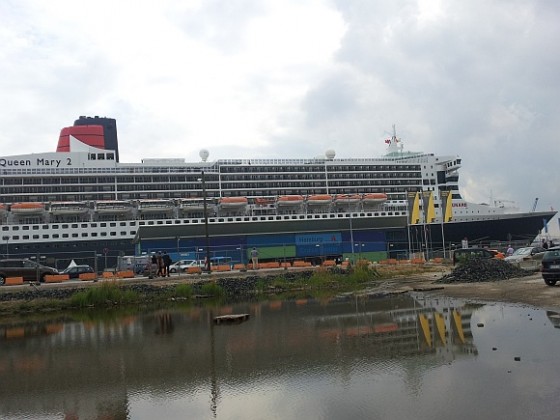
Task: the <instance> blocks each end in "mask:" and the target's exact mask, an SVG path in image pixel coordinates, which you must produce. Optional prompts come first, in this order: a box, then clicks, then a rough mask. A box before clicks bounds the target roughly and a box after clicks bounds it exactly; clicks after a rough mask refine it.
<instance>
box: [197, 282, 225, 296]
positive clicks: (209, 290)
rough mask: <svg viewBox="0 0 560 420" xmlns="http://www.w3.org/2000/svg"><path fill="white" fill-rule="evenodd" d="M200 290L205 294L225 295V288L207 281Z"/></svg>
mask: <svg viewBox="0 0 560 420" xmlns="http://www.w3.org/2000/svg"><path fill="white" fill-rule="evenodd" d="M200 291H201V293H202V294H203V295H208V296H223V295H224V289H222V288H221V287H220V286H218V285H217V284H216V283H206V284H203V285H202V287H201V288H200Z"/></svg>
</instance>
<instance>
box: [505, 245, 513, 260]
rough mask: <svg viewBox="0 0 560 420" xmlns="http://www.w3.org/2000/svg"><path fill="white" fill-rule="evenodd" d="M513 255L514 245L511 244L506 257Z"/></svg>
mask: <svg viewBox="0 0 560 420" xmlns="http://www.w3.org/2000/svg"><path fill="white" fill-rule="evenodd" d="M512 255H513V247H512V246H511V245H509V246H508V249H507V251H506V257H511V256H512Z"/></svg>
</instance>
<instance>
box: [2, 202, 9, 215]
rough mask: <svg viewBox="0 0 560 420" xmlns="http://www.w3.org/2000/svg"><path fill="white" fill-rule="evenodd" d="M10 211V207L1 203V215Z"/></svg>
mask: <svg viewBox="0 0 560 420" xmlns="http://www.w3.org/2000/svg"><path fill="white" fill-rule="evenodd" d="M7 211H8V206H7V205H5V204H2V203H0V214H4V213H6V212H7Z"/></svg>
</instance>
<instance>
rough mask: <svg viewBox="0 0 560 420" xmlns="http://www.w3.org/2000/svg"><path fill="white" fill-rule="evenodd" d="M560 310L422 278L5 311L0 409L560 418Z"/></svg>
mask: <svg viewBox="0 0 560 420" xmlns="http://www.w3.org/2000/svg"><path fill="white" fill-rule="evenodd" d="M245 313H246V314H249V315H250V317H249V319H248V320H247V321H245V322H241V323H238V324H231V325H224V324H220V325H215V324H214V322H213V319H214V317H216V316H219V315H226V314H245ZM559 324H560V315H558V314H556V313H553V312H547V311H545V310H542V309H535V308H530V307H520V306H509V305H504V304H492V305H490V304H484V305H483V304H477V303H466V302H461V301H456V300H452V299H447V298H441V297H440V298H438V297H433V296H432V297H431V296H430V295H422V294H417V295H400V296H396V297H391V298H366V297H362V298H354V297H342V298H340V297H339V298H337V299H327V298H324V299H320V300H315V299H299V300H296V299H294V300H285V301H279V300H278V301H274V300H271V301H266V302H260V303H245V304H235V305H229V306H224V305H222V306H215V307H212V306H200V307H195V306H190V307H183V308H182V307H175V308H173V309H162V310H157V311H150V312H138V311H130V310H128V313H126V312H124V313H117V312H115V313H111V312H107V311H103V312H101V313H97V314H95V315H93V314H92V313H88V312H86V313H80V314H72V315H64V316H60V315H57V316H54V317H52V316H51V317H46V316H42V317H40V318H39V319H34V320H23V319H20V320H13V321H10V322H9V323H7V322H4V323H1V324H0V418H1V419H100V418H103V419H146V420H147V419H150V420H152V419H162V420H163V419H185V418H186V419H191V418H192V419H212V418H217V419H302V418H305V419H348V418H352V419H473V418H477V419H532V418H538V419H556V418H558V412H559V410H560V402H559V401H560V398H559V392H560V381H559V375H560V357H559V356H558V354H557V353H558V351H559V350H558V349H560V329H558V328H556V326H557V325H559Z"/></svg>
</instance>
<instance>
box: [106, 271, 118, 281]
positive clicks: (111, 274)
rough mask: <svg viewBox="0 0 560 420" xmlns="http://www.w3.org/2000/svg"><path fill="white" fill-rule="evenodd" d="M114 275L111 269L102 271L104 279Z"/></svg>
mask: <svg viewBox="0 0 560 420" xmlns="http://www.w3.org/2000/svg"><path fill="white" fill-rule="evenodd" d="M115 276H116V275H115V273H113V272H112V271H104V272H103V278H104V279H112V278H113V277H115Z"/></svg>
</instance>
